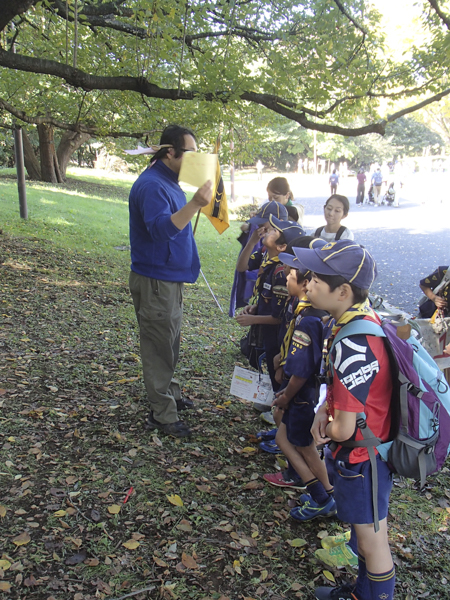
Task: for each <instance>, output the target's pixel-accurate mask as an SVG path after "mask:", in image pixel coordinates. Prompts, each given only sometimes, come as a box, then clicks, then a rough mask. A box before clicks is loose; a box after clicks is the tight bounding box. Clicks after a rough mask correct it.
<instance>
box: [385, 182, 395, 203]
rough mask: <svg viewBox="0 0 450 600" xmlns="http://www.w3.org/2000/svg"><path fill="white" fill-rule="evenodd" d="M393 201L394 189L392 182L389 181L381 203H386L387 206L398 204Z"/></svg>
mask: <svg viewBox="0 0 450 600" xmlns="http://www.w3.org/2000/svg"><path fill="white" fill-rule="evenodd" d="M394 203H395V190H394V184H393V183H391V184H390V185H389V188H388V191H387V192H386V193H385V195H384V197H383V204H387V205H388V206H398V203H397V204H394Z"/></svg>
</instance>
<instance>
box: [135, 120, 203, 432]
mask: <svg viewBox="0 0 450 600" xmlns="http://www.w3.org/2000/svg"><path fill="white" fill-rule="evenodd" d="M155 150H157V151H156V153H155V155H154V156H153V158H152V160H151V163H150V166H149V167H148V168H147V169H146V170H145V171H144V172H143V173H142V174H141V175H140V177H139V178H138V179H137V181H136V182H135V183H134V185H133V187H132V188H131V192H130V198H129V209H130V244H131V272H130V279H129V284H130V291H131V295H132V298H133V304H134V308H135V311H136V317H137V320H138V323H139V330H140V349H141V359H142V369H143V373H144V383H145V387H146V390H147V396H148V401H149V405H150V414H149V416H148V419H147V428H148V429H159V430H161V431H163V432H165V433H167V434H170V435H173V436H175V437H185V436H188V435H190V433H191V431H190V429H189V428H188V427H187V425H185V423H183V422H182V421H180V420H179V419H178V411H179V410H181V409H182V408H186V407H187V404H188V402H186V401H185V400H183V399H182V398H181V392H180V388H179V385H178V383H177V382H176V381H175V380H174V379H173V375H174V372H175V367H176V364H177V361H178V354H179V347H180V331H181V320H182V315H183V284H184V283H194V282H195V281H196V280H197V277H198V275H199V272H200V260H199V257H198V252H197V246H196V244H195V240H194V236H193V234H192V227H191V219H192V217H193V216H194V215H195V214H196V213H197V212H198V210H199V209H200V208H202V207H203V206H207V204H208V203H209V202H210V200H211V196H212V184H211V182H210V181H208V182H206V183H205V184H204V185H203V186H202V187H201V188H199V189H198V190H197V192H196V193H195V194H194V196H193V198H192V199H191V200H190V201H189V202H187V203H186V197H185V194H184V192H183V190H182V189H181V188H180V186H179V184H178V174H179V172H180V169H181V162H182V160H183V156H184V153H185V152H196V151H197V144H196V139H195V135H194V133H193V132H192V131H191V130H190V129H187V128H186V127H180V126H178V125H169V126H168V127H166V129H165V130H164V131H163V133H162V136H161V140H160V144H159V146H158V147H156V148H155Z"/></svg>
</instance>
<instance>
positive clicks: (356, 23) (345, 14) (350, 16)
mask: <svg viewBox="0 0 450 600" xmlns="http://www.w3.org/2000/svg"><path fill="white" fill-rule="evenodd" d="M334 3H335V4H336V6H337V7H338V8H339V10H340V11H341V13H342V14H343V15H344V16H345V17H347V19H348V20H349V21H350V22H351V23H353V25H354V26H355V27H356V29H359V31H361V33H362V34H363V35H364V36H366V35H367V31H366V30H365V29H364V27H363V26H362V25H360V24H359V23H358V21H356V20H355V19H354V18H353V17H352V15H350V14H349V13H348V12H347V11H346V10H345V7H344V5H343V4H342V2H340V1H339V0H334Z"/></svg>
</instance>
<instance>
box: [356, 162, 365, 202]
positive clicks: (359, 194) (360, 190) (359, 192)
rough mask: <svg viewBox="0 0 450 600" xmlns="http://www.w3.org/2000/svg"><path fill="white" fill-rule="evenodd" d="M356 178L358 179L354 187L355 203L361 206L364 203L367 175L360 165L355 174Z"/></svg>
mask: <svg viewBox="0 0 450 600" xmlns="http://www.w3.org/2000/svg"><path fill="white" fill-rule="evenodd" d="M356 179H357V180H358V186H357V188H356V204H357V206H362V205H363V204H364V194H365V192H366V185H365V184H366V181H367V177H366V174H365V173H364V168H363V167H361V168H360V169H359V171H358V174H357V175H356Z"/></svg>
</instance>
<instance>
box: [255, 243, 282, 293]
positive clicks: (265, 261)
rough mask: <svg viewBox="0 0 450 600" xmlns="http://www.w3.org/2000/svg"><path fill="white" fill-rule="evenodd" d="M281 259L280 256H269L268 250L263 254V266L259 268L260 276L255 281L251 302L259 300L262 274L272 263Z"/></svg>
mask: <svg viewBox="0 0 450 600" xmlns="http://www.w3.org/2000/svg"><path fill="white" fill-rule="evenodd" d="M279 262H280V259H279V258H278V256H274V257H273V258H269V255H268V253H267V252H266V254H265V255H264V256H263V259H262V262H261V266H260V267H259V269H258V277H257V279H256V282H255V286H254V288H253V295H252V298H251V300H250V304H257V302H258V297H259V293H260V289H259V288H260V286H261V276H262V274H263V273H264V271H265V269H266V267H270V266H271V265H275V264H276V263H279Z"/></svg>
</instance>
